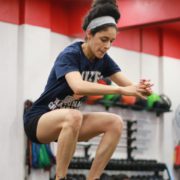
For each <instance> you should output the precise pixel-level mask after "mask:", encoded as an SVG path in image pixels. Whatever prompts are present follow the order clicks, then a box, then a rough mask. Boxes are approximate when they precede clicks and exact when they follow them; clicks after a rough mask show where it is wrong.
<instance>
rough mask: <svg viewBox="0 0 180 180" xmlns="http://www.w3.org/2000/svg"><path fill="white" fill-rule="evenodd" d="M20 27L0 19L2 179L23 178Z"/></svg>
mask: <svg viewBox="0 0 180 180" xmlns="http://www.w3.org/2000/svg"><path fill="white" fill-rule="evenodd" d="M18 36H19V30H18V26H17V25H12V24H8V23H2V22H0V82H1V88H0V99H1V103H0V109H1V113H0V141H1V144H0V149H1V154H0V159H1V163H0V175H1V179H4V180H9V179H19V180H23V179H24V178H23V177H24V144H23V140H24V136H22V134H23V129H22V123H23V121H22V117H21V118H19V114H20V113H21V112H22V111H21V110H20V105H19V102H20V98H18V97H19V87H18V80H19V78H18V74H19V67H18V48H19V41H18Z"/></svg>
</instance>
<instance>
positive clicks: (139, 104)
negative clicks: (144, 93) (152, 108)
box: [131, 98, 147, 110]
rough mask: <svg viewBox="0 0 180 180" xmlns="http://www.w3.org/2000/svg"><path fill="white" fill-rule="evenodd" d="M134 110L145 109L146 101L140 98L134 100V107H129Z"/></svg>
mask: <svg viewBox="0 0 180 180" xmlns="http://www.w3.org/2000/svg"><path fill="white" fill-rule="evenodd" d="M131 108H132V109H134V110H143V109H146V108H147V100H145V99H141V98H136V102H135V103H134V105H133V106H132V107H131Z"/></svg>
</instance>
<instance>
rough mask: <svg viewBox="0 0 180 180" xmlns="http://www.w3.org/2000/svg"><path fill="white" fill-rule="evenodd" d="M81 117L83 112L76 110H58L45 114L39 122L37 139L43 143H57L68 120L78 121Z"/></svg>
mask: <svg viewBox="0 0 180 180" xmlns="http://www.w3.org/2000/svg"><path fill="white" fill-rule="evenodd" d="M81 116H82V114H81V112H80V111H78V110H75V109H58V110H54V111H50V112H48V113H45V114H43V115H42V116H41V117H40V119H39V121H38V124H37V131H36V137H37V139H38V140H39V141H40V142H41V143H49V142H52V141H55V140H57V139H58V137H59V134H60V131H61V129H62V128H63V125H64V124H65V123H67V122H68V120H70V119H78V118H80V117H81ZM72 121H73V120H72Z"/></svg>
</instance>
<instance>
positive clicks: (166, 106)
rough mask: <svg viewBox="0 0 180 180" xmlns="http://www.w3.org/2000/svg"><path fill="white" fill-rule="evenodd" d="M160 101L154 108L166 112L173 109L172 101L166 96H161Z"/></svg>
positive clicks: (155, 103)
mask: <svg viewBox="0 0 180 180" xmlns="http://www.w3.org/2000/svg"><path fill="white" fill-rule="evenodd" d="M159 97H160V98H159V99H158V100H157V101H156V102H154V105H153V108H159V109H162V110H164V111H169V110H170V107H171V104H172V103H171V100H170V99H169V98H168V97H167V96H166V95H165V94H160V95H159Z"/></svg>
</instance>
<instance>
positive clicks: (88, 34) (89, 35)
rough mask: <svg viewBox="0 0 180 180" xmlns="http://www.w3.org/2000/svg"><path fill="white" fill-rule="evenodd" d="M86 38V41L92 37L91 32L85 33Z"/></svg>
mask: <svg viewBox="0 0 180 180" xmlns="http://www.w3.org/2000/svg"><path fill="white" fill-rule="evenodd" d="M86 37H87V40H88V39H90V38H91V37H92V34H91V30H87V31H86Z"/></svg>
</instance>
